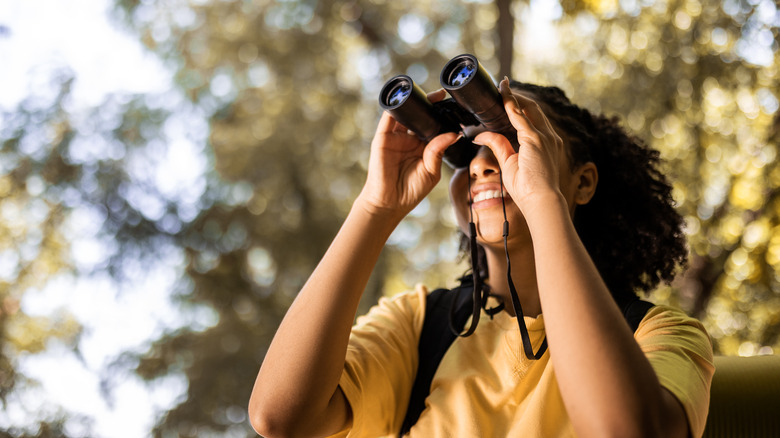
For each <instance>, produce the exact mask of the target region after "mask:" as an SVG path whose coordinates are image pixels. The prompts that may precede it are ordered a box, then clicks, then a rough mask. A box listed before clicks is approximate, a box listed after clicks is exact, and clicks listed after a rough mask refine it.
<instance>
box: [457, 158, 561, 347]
mask: <svg viewBox="0 0 780 438" xmlns="http://www.w3.org/2000/svg"><path fill="white" fill-rule="evenodd" d="M498 172H499V177H500V179H501V181H502V182H503V174H502V173H501V169H499V171H498ZM468 179H469V246H470V250H471V275H472V279H473V281H474V289H473V291H472V294H473V304H472V305H473V307H472V315H471V325H470V326H469V328H468V330H466V332H465V333H460V330H457V329H456V328H455V327H454V326H453V323H452V318H450V330H452V332H453V333H455V334H456V335H458V336H463V337H466V336H471V334H473V333H474V331H475V330H476V329H477V324H479V314H480V309H481V308H484V307H485V306H486V305H487V299H488V290H487V287H486V285H485V284H484V283H483V281H482V276H481V275H480V272H479V265H478V263H479V252H478V250H477V227H476V225H475V224H474V210H473V203H474V202H473V199H472V197H471V175H468ZM501 208H502V210H503V213H504V236H503V237H504V253H505V254H506V277H507V284H508V286H509V294H510V295H511V296H512V308H513V309H514V311H515V317H516V318H517V325H518V326H519V327H520V336H521V338H522V340H523V351H524V352H525V356H526V357H527V358H528V359H530V360H538V359H539V358H541V357H542V355H544V353H545V351H547V337H546V336H545V338H544V340H543V341H542V345H541V346H540V347H539V350H538V351H537V352H536V353H534V350H533V345H531V336H530V335H529V334H528V327H527V326H526V324H525V319H524V315H523V308H522V306H521V305H520V298H519V297H518V295H517V289H516V288H515V283H514V281H512V264H511V260H510V258H509V245H508V238H509V221H508V220H507V217H506V198H504V190H503V185H502V187H501ZM453 295H454V296H453V303H454V299H455V296H456V294H453ZM503 306H504V305H503V303H502V304H501V306H499V307H497V308H493V309H485V311H486V312H488V314H490V315H491V316H492V315H494V314H496V313H498V312H499V311H501V309H503ZM454 308H455V306H454V305H453V306H452V307H451V308H450V312H452V311H453V309H454ZM450 315H451V316H452V313H451V314H450Z"/></svg>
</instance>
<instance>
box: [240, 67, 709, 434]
mask: <svg viewBox="0 0 780 438" xmlns="http://www.w3.org/2000/svg"><path fill="white" fill-rule="evenodd" d="M512 85H513V87H512V88H514V89H512V88H510V83H509V81H508V80H507V79H505V80H504V81H502V82H501V84H500V91H501V94H502V97H503V101H504V106H505V109H506V111H507V114H508V116H509V119H510V121H511V122H512V124H513V126H514V127H515V128H516V129H517V136H518V142H519V144H520V148H519V150H518V151H515V150H514V149H513V148H512V146H511V145H510V142H509V141H508V140H507V139H506V138H504V137H503V136H501V135H499V134H496V133H491V132H482V133H479V134H478V135H476V137H474V139H473V142H474V143H475V144H477V145H480V146H481V147H480V149H479V151H478V153H477V154H476V156H475V157H474V159H473V160H472V161H471V163H470V166H469V167H468V169H461V170H459V171H457V172H455V175H454V176H453V178H452V180H451V184H450V191H451V196H452V203H453V206H454V209H455V212H456V216H457V218H458V222H459V224H460V226H461V229H463V230H464V232H465V230H466V224H467V222H468V220H469V218H473V221H474V223H475V225H476V231H477V236H476V237H477V242H478V245H479V247H480V248H481V250H482V251H483V252H482V257H479V259H480V260H482V261H483V262H484V263H482V265H483V266H481V268H480V272H482V273H483V274H484V275H485V278H484V282H485V284H486V286H488V287H489V290H490V293H491V295H492V296H493V297H495V298H496V300H498V301H500V302H503V303H506V304H509V303H512V297H511V293H510V287H509V284H508V282H507V281H506V277H505V276H504V273H506V272H507V270H509V273H510V274H511V278H512V280H513V283H514V285H515V286H516V291H517V297H518V301H519V303H518V304H520V307H521V308H522V309H523V315H524V318H523V320H522V321H523V322H524V323H525V325H526V326H527V327H528V331H529V334H530V335H529V337H530V341H531V344H532V348H533V351H534V352H541V353H540V355H541V356H540V357H539V358H538V360H534V359H533V358H530V359H529V358H528V357H526V355H525V354H524V353H523V348H522V346H521V343H522V339H521V335H520V333H519V330H518V329H517V323H515V319H514V318H513V317H514V307H513V306H512V305H506V306H504V308H505V309H506V311H505V312H501V313H499V314H498V315H495V316H492V317H488V316H486V315H485V316H483V317H482V318H481V320H480V321H479V327H478V328H477V329H476V331H475V332H474V334H473V335H472V336H470V337H467V338H460V339H458V340H456V341H455V342H454V343H453V345H452V346H451V347H450V349H449V350H448V352H447V354H446V355H445V357H444V359H443V360H442V362H441V364H440V365H439V368H438V369H437V372H436V375H435V376H434V379H433V383H432V385H431V393H430V395H429V396H428V398H427V399H426V407H427V408H426V410H425V411H424V412H423V413H422V414H421V415H420V418H419V420H418V421H417V423H416V424H415V425H414V426H413V427H412V429H411V431H410V433H409V435H410V436H420V437H434V436H442V437H444V436H520V435H522V436H572V435H577V436H597V437H604V436H620V437H629V436H665V437H673V436H680V437H685V436H689V435H692V436H699V435H701V434H702V432H703V429H704V422H705V419H706V413H707V408H708V405H707V404H708V400H709V385H710V380H711V377H712V373H713V367H712V350H711V345H710V343H709V339H708V337H707V335H706V333H705V331H704V329H703V327H702V326H701V325H700V324H699V323H697V322H696V321H695V320H693V319H690V318H688V317H686V316H685V315H684V314H682V313H681V312H679V311H676V310H674V309H671V308H667V307H663V306H656V307H655V308H653V309H652V310H650V311H649V312H648V314H647V315H646V317H645V318H644V320H643V321H642V323H641V324H640V326H639V328H638V330H637V331H636V333H632V331H631V329H630V328H629V327H628V325H627V324H626V322H625V319H624V318H623V315H622V313H621V310H620V307H619V305H618V304H617V303H618V302H622V301H624V300H625V299H626V297H630V296H633V294H634V290H636V289H640V290H645V291H647V290H650V289H651V288H652V287H654V286H655V285H656V284H657V283H658V282H659V281H660V280H665V281H669V280H671V278H672V277H673V275H674V271H675V268H676V265H677V264H679V263H682V262H683V261H684V259H685V247H684V240H683V238H682V233H681V232H680V228H681V219H680V217H679V215H677V214H676V213H674V210H673V208H672V201H671V198H670V196H669V193H670V188H669V186H668V184H667V183H666V182H665V181H664V179H663V176H662V175H660V174H659V173H658V171H657V170H656V168H655V165H656V164H657V161H658V160H657V153H655V152H652V151H650V150H648V149H646V148H645V147H644V146H642V145H641V144H640V143H638V142H637V141H635V140H633V139H632V138H631V137H629V136H627V135H626V134H625V133H624V132H623V131H622V130H620V129H619V128H617V127H616V125H615V124H614V123H613V122H611V121H609V120H607V119H604V118H603V117H594V116H592V115H590V113H588V112H587V111H585V110H582V109H580V108H578V107H576V106H574V105H572V104H571V103H569V102H568V99H566V98H565V96H563V93H561V92H560V90H558V89H554V88H542V87H535V86H527V85H523V84H519V83H513V84H512ZM429 97H430V99H431V100H432V101H437V100H441V99H442V98H443V97H444V92H443V91H441V90H440V91H439V92H436V93H432V94H431V95H430V96H429ZM470 137H471V136H470ZM457 140H459V137H458V136H457V135H456V134H453V133H446V134H442V135H440V136H438V137H436V138H434V139H433V140H432V141H431V142H430V143H428V144H427V145H425V144H422V143H421V142H420V141H419V140H418V139H417V137H416V136H414V135H413V134H411V133H409V132H407V130H406V128H404V127H403V126H402V125H400V124H399V123H397V122H395V121H394V120H393V119H392V118H391V117H390V116H389V115H387V114H384V115H383V116H382V119H381V120H380V122H379V126H378V128H377V132H376V135H375V137H374V140H373V142H372V150H371V157H370V160H369V170H368V178H367V182H366V184H365V186H364V188H363V190H362V192H361V193H360V195H359V196H358V198H357V199H356V201H355V203H354V204H353V207H352V210H351V211H350V213H349V215H348V216H347V219H346V220H345V223H344V225H343V226H342V228H341V230H340V232H339V234H338V235H337V236H336V238H335V239H334V241H333V243H332V245H331V247H330V248H329V250H328V251H327V253H326V254H325V256H324V257H323V259H322V261H321V262H320V264H319V265H318V267H317V268H316V269H315V271H314V273H313V274H312V276H311V278H310V279H309V281H308V282H307V283H306V285H305V286H304V287H303V289H302V290H301V292H300V294H299V295H298V297H297V299H296V300H295V302H294V303H293V305H292V306H291V307H290V310H289V311H288V313H287V315H286V316H285V318H284V320H283V322H282V324H281V325H280V327H279V331H278V332H277V334H276V336H275V338H274V340H273V342H272V344H271V346H270V348H269V350H268V353H267V355H266V358H265V360H264V362H263V365H262V367H261V369H260V372H259V374H258V377H257V381H256V383H255V387H254V390H253V392H252V397H251V400H250V418H251V419H252V424H253V426H254V427H255V429H256V430H257V431H258V432H259V433H261V434H264V435H266V436H276V435H279V436H328V435H337V434H338V435H341V436H346V435H348V436H387V435H394V434H397V433H398V431H399V430H400V427H401V422H402V421H403V418H404V414H405V411H406V405H407V403H408V400H409V393H410V388H411V385H412V382H413V381H414V377H415V372H416V367H417V363H418V357H417V340H418V338H419V334H420V331H421V327H422V322H423V319H424V315H425V297H426V294H427V289H425V288H423V287H420V288H418V290H416V291H413V292H409V293H405V294H400V295H397V296H395V297H394V298H392V299H384V300H382V301H381V302H380V304H379V305H378V306H376V307H375V308H374V309H372V311H371V312H369V314H368V315H367V316H365V317H363V318H361V319H359V321H358V324H357V325H356V326H355V327H354V328H352V327H351V325H352V321H353V318H354V315H355V312H356V309H357V304H358V301H359V299H360V295H361V293H362V291H363V290H364V288H365V285H366V283H367V281H368V277H369V275H370V273H371V270H372V269H373V267H374V265H375V263H376V260H377V257H378V256H379V253H380V251H381V250H382V247H383V246H384V243H385V242H386V239H387V238H388V236H389V235H390V233H392V231H393V230H394V228H395V227H396V226H397V225H398V223H399V222H400V221H401V219H403V217H404V216H405V215H406V214H408V213H409V212H410V211H411V210H412V209H413V208H414V207H415V206H416V205H417V204H418V203H419V202H420V201H421V200H422V199H423V198H424V197H425V196H426V195H427V194H428V193H429V192H430V191H431V190H432V188H433V187H434V186H435V184H436V183H437V182H438V180H439V179H440V175H441V173H440V172H441V163H442V156H443V154H444V150H445V149H446V148H447V147H448V146H449V145H451V144H453V143H455V142H456V141H457ZM602 193H603V194H604V195H602ZM502 195H503V196H502ZM621 204H623V205H621ZM504 209H505V212H504ZM505 217H506V220H507V221H508V223H509V232H508V235H507V237H506V240H507V241H506V242H504V234H505V233H504V222H505ZM616 236H617V238H616ZM505 245H506V246H505ZM508 262H511V264H510V263H508ZM545 339H546V341H547V345H549V348H548V349H547V350H546V351H544V350H540V348H541V346H542V345H543V342H544V340H545Z"/></svg>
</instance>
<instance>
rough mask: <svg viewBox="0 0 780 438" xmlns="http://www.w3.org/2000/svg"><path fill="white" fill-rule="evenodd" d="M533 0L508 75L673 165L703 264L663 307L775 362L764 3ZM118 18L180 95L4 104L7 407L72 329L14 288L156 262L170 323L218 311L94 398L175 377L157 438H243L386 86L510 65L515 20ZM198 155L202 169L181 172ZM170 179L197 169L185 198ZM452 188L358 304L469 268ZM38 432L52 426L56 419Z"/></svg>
mask: <svg viewBox="0 0 780 438" xmlns="http://www.w3.org/2000/svg"><path fill="white" fill-rule="evenodd" d="M542 3H544V2H530V3H527V2H523V1H515V2H510V4H509V5H510V8H509V10H511V11H512V13H513V14H514V16H515V17H516V18H517V20H516V21H515V28H514V43H515V49H514V60H513V61H512V65H511V71H512V72H513V73H514V76H515V77H516V78H517V79H522V80H524V81H532V82H539V83H544V84H547V83H552V84H556V85H559V86H561V87H562V88H563V89H564V90H566V91H567V92H568V93H569V95H570V96H571V97H572V99H573V100H574V101H576V102H580V103H582V104H584V105H585V106H587V107H589V108H591V109H595V110H599V111H603V112H605V113H607V114H614V115H617V116H619V117H620V118H622V119H623V120H624V121H625V123H626V124H627V125H628V126H629V127H630V128H631V129H632V130H634V131H635V132H637V133H638V134H639V135H640V136H642V137H644V138H645V139H647V140H648V141H650V142H651V143H652V144H653V145H654V146H656V147H657V148H659V149H660V150H661V151H662V155H663V156H664V158H666V160H667V171H668V172H669V173H670V175H671V176H672V179H673V180H674V181H675V184H676V185H675V195H676V199H678V202H679V208H680V211H681V212H682V213H683V214H684V215H685V217H686V222H687V224H688V233H689V236H690V244H691V254H692V257H691V260H692V261H691V266H690V269H689V270H688V271H686V272H685V274H684V275H681V276H680V277H679V281H678V282H676V283H675V284H673V285H671V286H670V287H667V288H662V289H660V290H659V291H657V292H656V293H655V296H654V300H655V301H659V300H660V301H665V302H670V303H673V304H677V305H680V306H682V307H683V308H685V309H686V310H688V311H689V312H691V313H693V314H695V315H697V316H699V317H701V318H702V319H703V321H704V322H705V324H706V325H707V327H708V329H709V330H710V334H711V335H712V336H713V339H714V341H715V345H716V348H717V350H718V351H719V352H720V353H724V354H737V353H739V354H756V353H763V352H772V351H775V352H776V351H777V350H778V348H780V338H779V335H780V284H778V281H780V274H778V272H780V271H778V269H780V238H778V237H777V236H780V232H778V231H780V228H778V226H780V218H778V215H779V214H780V199H778V193H780V192H779V191H778V186H780V170H778V166H777V162H778V157H777V148H778V141H779V139H778V128H779V127H780V115H779V114H780V112H779V111H778V96H777V90H778V89H780V87H778V56H777V49H778V47H777V33H778V22H777V18H776V17H777V16H778V15H777V8H776V7H775V6H774V4H773V3H772V2H770V1H766V0H763V1H753V2H746V1H740V0H729V1H726V2H723V3H721V2H716V1H712V0H711V1H705V2H695V1H691V0H668V1H664V2H649V1H643V0H638V1H635V2H629V1H621V2H618V1H588V2H572V1H562V2H561V5H560V6H558V7H555V8H551V9H548V10H546V11H541V10H540V9H539V8H541V4H542ZM548 4H552V3H550V2H548ZM117 5H118V7H117V9H116V11H115V14H116V17H115V18H116V19H117V21H118V22H121V23H124V25H125V26H127V27H128V28H129V29H131V30H133V31H134V32H137V34H138V35H139V38H140V40H141V41H143V43H144V44H145V45H146V46H147V47H148V48H149V49H150V50H152V51H154V52H155V53H157V54H158V55H159V56H160V57H161V58H162V59H164V60H165V62H166V63H167V64H168V65H169V67H170V68H171V69H172V70H173V71H174V72H175V75H174V78H175V86H176V89H174V90H171V91H170V92H168V93H164V94H161V95H149V96H108V97H107V98H106V100H105V102H103V104H101V105H100V106H99V107H96V108H94V109H93V110H91V111H86V112H77V111H74V110H73V109H72V105H71V102H70V100H69V99H70V97H69V96H70V92H69V86H70V83H71V81H72V79H73V78H72V75H71V74H70V73H69V72H67V71H66V72H59V73H56V74H54V75H52V76H51V78H50V81H49V84H48V88H47V90H45V91H47V92H48V94H46V93H43V92H42V93H41V95H40V96H37V95H33V96H31V97H30V98H29V99H28V100H26V101H25V102H24V103H22V104H21V105H20V106H19V107H18V108H16V109H14V110H12V111H8V112H6V113H4V114H3V118H2V126H3V128H2V131H0V140H1V141H2V143H0V144H1V145H2V147H1V148H0V236H2V237H3V239H2V240H1V241H0V245H3V246H0V261H2V262H3V263H2V265H0V334H2V336H0V342H2V345H3V349H2V350H0V351H1V352H2V354H0V398H1V399H2V400H3V401H4V402H5V401H6V399H7V397H8V396H9V394H11V393H12V392H13V391H14V390H15V387H14V385H15V384H16V383H18V382H24V377H23V376H20V375H18V373H16V362H17V360H18V357H19V356H20V355H22V354H30V353H35V352H38V351H41V350H43V349H45V348H46V347H47V340H48V339H50V338H55V339H61V340H64V342H66V344H67V345H69V346H71V348H73V349H77V346H78V334H79V328H78V324H77V321H75V320H74V319H73V317H70V316H68V315H66V314H62V315H53V316H52V317H50V318H48V319H41V318H37V319H36V318H33V317H29V316H26V315H25V314H24V312H23V311H21V310H20V308H19V303H20V302H21V300H22V297H23V295H24V294H25V293H27V292H28V291H30V290H37V289H41V288H43V287H45V286H46V284H47V283H48V282H50V281H53V279H55V278H57V276H61V275H90V274H98V273H101V272H105V273H109V274H110V275H111V276H112V278H114V279H115V280H116V282H117V283H121V282H122V281H123V280H125V279H132V278H137V277H141V276H143V275H144V273H145V272H146V270H148V269H149V268H150V267H152V266H155V265H157V264H160V263H161V262H162V261H164V260H167V261H169V264H170V266H172V269H174V270H175V275H176V276H177V278H178V279H179V280H178V281H177V282H176V283H175V286H174V288H173V290H172V291H171V293H172V294H173V295H174V296H175V297H176V299H177V303H178V305H179V306H180V308H181V309H182V313H183V314H185V315H190V316H192V315H200V314H203V312H205V314H207V315H211V316H210V317H208V318H206V320H207V322H206V323H198V324H187V325H184V326H181V325H178V326H172V327H171V328H170V329H169V330H168V331H167V332H166V333H164V334H163V335H162V336H161V337H160V338H159V339H156V340H155V341H154V342H152V343H151V344H150V345H148V346H146V347H148V348H144V349H143V350H139V351H130V352H126V353H125V354H123V355H122V356H120V357H119V358H117V360H116V361H115V363H114V364H112V366H111V367H109V368H108V369H107V370H106V371H105V376H104V380H105V387H106V391H107V393H108V394H109V395H110V393H111V388H112V386H113V385H114V384H115V383H116V382H117V381H118V380H119V379H123V378H125V377H126V376H128V373H135V374H137V375H138V376H140V377H141V378H143V379H145V380H147V381H149V382H150V384H154V382H159V381H162V380H163V379H164V378H165V377H166V376H169V375H178V376H182V377H183V378H184V379H185V380H186V382H187V385H186V391H185V394H183V396H182V398H181V399H180V400H178V402H177V405H176V406H174V407H172V408H171V410H169V411H167V412H164V413H161V415H160V418H159V421H158V423H157V426H156V428H155V430H154V434H155V435H156V436H196V435H210V434H214V435H229V436H251V435H252V434H253V433H252V431H251V428H249V426H248V424H247V422H246V415H245V409H246V404H247V399H248V396H249V392H250V390H251V385H252V383H253V381H254V376H255V374H256V372H257V369H258V367H259V365H260V363H261V362H262V359H263V356H264V353H265V349H266V348H267V346H268V344H269V342H270V339H271V337H272V336H273V333H274V330H275V329H276V327H277V326H278V324H279V321H280V320H281V317H282V316H283V314H284V311H285V310H286V308H287V306H289V304H290V302H291V300H292V299H293V298H294V296H295V294H296V293H297V291H298V290H299V288H300V287H301V285H302V284H303V282H304V281H306V279H307V277H308V274H309V273H310V272H311V270H312V269H313V267H314V266H315V264H316V262H317V260H318V259H319V257H320V256H321V255H322V253H324V251H325V249H326V248H327V245H328V244H329V242H330V240H331V238H332V237H333V235H334V234H335V232H336V231H337V229H338V226H339V225H340V222H341V220H342V218H343V217H344V216H345V215H346V213H347V211H348V209H349V208H350V205H351V201H352V199H354V197H355V196H356V195H357V192H358V190H359V189H360V187H361V184H362V181H363V178H365V166H366V163H367V155H368V144H369V142H370V138H371V135H372V133H373V129H374V126H375V124H376V120H377V117H378V115H379V109H378V106H377V105H376V96H377V94H378V90H379V88H380V87H381V85H382V83H383V81H384V80H385V79H387V78H388V77H389V76H391V75H393V74H395V73H407V74H410V75H411V76H412V77H413V78H415V80H416V81H418V82H419V83H420V85H421V86H422V87H423V88H424V89H427V90H430V91H432V90H434V89H436V88H438V87H439V86H438V72H439V70H440V68H441V67H442V65H443V64H444V62H445V61H446V60H447V59H449V58H450V57H452V56H454V55H457V54H459V53H463V52H470V53H474V54H475V55H476V56H477V57H479V58H480V60H482V61H483V63H484V64H485V66H486V67H487V68H488V70H489V71H493V72H498V71H506V70H509V68H508V67H507V66H506V65H504V66H501V65H499V64H500V62H499V61H498V47H499V46H500V44H499V40H498V34H499V32H498V29H497V28H498V27H501V26H505V25H506V23H509V24H511V23H512V20H506V16H503V17H499V15H498V12H497V11H498V10H499V9H498V8H497V6H496V4H493V3H490V2H486V1H481V2H480V1H474V2H465V3H462V4H453V3H452V2H444V1H441V0H430V1H423V2H420V1H418V2H411V1H394V2H387V1H384V0H373V1H364V0H353V1H347V2H336V3H330V2H316V1H312V0H287V1H279V2H271V1H205V0H201V1H194V0H192V1H185V0H165V1H157V2H151V1H137V0H120V1H118V2H117ZM503 5H506V3H505V2H504V3H503ZM503 5H502V8H503V7H504V6H503ZM669 17H671V19H670V18H669ZM502 59H506V58H502ZM52 90H53V91H52ZM44 94H45V95H44ZM46 96H56V98H53V99H52V98H48V100H47V98H46ZM182 148H184V149H182ZM193 151H194V155H196V156H197V157H199V159H200V161H195V162H192V161H187V160H185V156H189V155H193ZM171 173H185V174H187V175H190V176H189V177H188V178H189V179H188V180H187V183H186V184H174V183H171V182H170V174H171ZM445 178H446V175H445ZM444 185H445V184H440V186H439V187H437V189H436V190H435V191H434V193H433V194H432V195H431V196H430V197H429V198H428V199H427V200H426V201H425V202H423V204H421V205H420V206H419V207H418V208H417V209H416V210H415V211H414V212H413V213H412V215H411V216H410V217H409V218H408V219H407V220H405V221H404V222H403V223H402V225H401V226H400V227H399V230H397V231H396V233H394V234H393V236H392V238H391V242H390V245H388V247H387V249H386V251H385V253H384V254H383V257H382V259H381V261H380V264H379V266H378V267H377V270H376V272H375V274H374V276H373V277H372V280H371V284H370V285H369V288H368V290H367V291H366V294H365V297H364V303H363V304H362V306H361V309H362V310H361V311H365V309H366V308H367V306H369V305H370V304H372V303H373V302H375V301H376V299H377V298H378V297H379V296H380V295H382V294H384V293H395V292H397V291H399V290H402V289H405V288H408V287H410V286H412V285H413V284H414V283H416V282H419V281H423V282H425V283H428V284H431V285H437V286H438V285H449V286H452V285H453V282H454V280H455V278H456V277H457V276H458V275H459V274H460V273H461V271H462V270H463V269H464V266H463V265H460V264H458V262H457V255H456V252H457V239H456V236H455V234H454V228H455V227H454V221H453V218H452V214H451V212H450V210H449V202H448V200H447V194H446V190H445V187H444ZM84 241H88V242H97V244H98V246H99V247H101V248H103V249H102V252H101V257H100V258H99V259H97V260H86V261H85V260H83V259H81V258H79V257H78V252H76V253H74V252H73V251H72V246H73V245H78V244H80V243H79V242H84ZM171 260H172V261H171ZM9 261H10V263H6V262H9ZM6 266H12V268H10V269H9V268H7V267H6ZM124 293H133V291H132V290H127V291H124ZM42 424H43V426H41V430H43V429H44V428H47V427H48V428H49V429H47V430H53V429H51V428H56V427H59V428H60V429H57V430H60V431H62V424H63V423H58V422H57V420H51V421H49V422H46V421H43V422H42ZM31 430H33V428H31ZM33 435H34V434H33ZM40 436H43V435H40Z"/></svg>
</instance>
